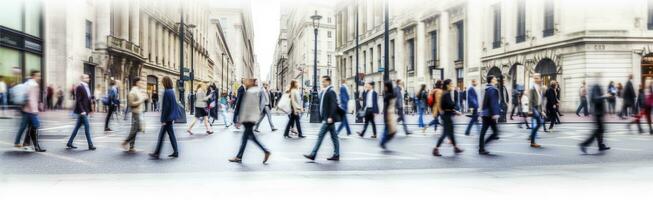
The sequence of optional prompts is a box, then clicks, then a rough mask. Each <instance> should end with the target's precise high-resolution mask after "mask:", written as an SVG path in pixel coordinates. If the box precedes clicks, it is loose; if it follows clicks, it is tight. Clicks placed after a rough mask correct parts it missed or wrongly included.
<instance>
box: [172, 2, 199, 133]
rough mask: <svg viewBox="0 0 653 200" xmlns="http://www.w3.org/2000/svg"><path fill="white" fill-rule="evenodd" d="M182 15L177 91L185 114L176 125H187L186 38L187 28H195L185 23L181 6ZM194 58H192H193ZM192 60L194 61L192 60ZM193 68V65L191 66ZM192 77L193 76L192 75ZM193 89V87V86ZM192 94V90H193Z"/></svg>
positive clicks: (176, 121) (180, 21)
mask: <svg viewBox="0 0 653 200" xmlns="http://www.w3.org/2000/svg"><path fill="white" fill-rule="evenodd" d="M179 10H180V13H181V14H180V15H179V18H180V19H179V23H178V24H179V82H177V89H178V90H179V102H180V103H181V106H182V107H183V108H184V114H183V115H182V116H181V118H180V119H178V120H175V123H186V114H185V111H186V98H185V95H184V88H185V84H184V78H185V77H184V69H185V67H184V39H185V38H186V36H185V34H186V30H185V28H189V29H192V28H195V25H192V24H191V25H188V24H185V23H184V7H183V6H180V7H179ZM191 58H192V57H191ZM191 60H192V59H191ZM191 67H192V65H191ZM191 76H192V74H191ZM192 83H193V82H192V79H191V84H192ZM191 87H192V86H191ZM191 92H192V88H191Z"/></svg>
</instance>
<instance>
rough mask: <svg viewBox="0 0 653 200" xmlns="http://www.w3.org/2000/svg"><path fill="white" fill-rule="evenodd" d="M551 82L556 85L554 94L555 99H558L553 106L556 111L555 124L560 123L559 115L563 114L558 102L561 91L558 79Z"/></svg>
mask: <svg viewBox="0 0 653 200" xmlns="http://www.w3.org/2000/svg"><path fill="white" fill-rule="evenodd" d="M552 82H554V83H555V85H556V87H555V94H556V99H557V101H558V103H557V105H556V107H555V111H556V124H560V123H561V121H560V117H562V116H564V115H563V114H562V112H560V102H561V101H560V99H561V96H562V93H561V91H560V83H558V81H552Z"/></svg>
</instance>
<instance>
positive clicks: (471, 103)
mask: <svg viewBox="0 0 653 200" xmlns="http://www.w3.org/2000/svg"><path fill="white" fill-rule="evenodd" d="M476 85H477V83H476V79H473V80H472V86H469V88H467V107H468V108H469V110H470V112H472V114H471V115H470V116H469V117H470V118H471V119H470V120H469V124H467V129H466V130H465V135H469V132H470V131H471V130H472V126H474V125H475V124H478V95H477V94H476Z"/></svg>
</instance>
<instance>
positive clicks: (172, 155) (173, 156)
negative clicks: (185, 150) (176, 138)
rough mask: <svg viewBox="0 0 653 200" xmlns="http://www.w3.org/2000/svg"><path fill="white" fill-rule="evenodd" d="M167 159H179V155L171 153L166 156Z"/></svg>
mask: <svg viewBox="0 0 653 200" xmlns="http://www.w3.org/2000/svg"><path fill="white" fill-rule="evenodd" d="M168 157H170V158H179V153H172V154H170V155H168Z"/></svg>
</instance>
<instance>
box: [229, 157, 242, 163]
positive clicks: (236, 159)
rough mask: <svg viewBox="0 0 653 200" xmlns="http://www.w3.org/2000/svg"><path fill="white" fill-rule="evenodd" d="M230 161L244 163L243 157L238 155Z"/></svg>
mask: <svg viewBox="0 0 653 200" xmlns="http://www.w3.org/2000/svg"><path fill="white" fill-rule="evenodd" d="M229 162H235V163H242V162H243V159H241V158H238V157H236V158H232V159H229Z"/></svg>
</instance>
